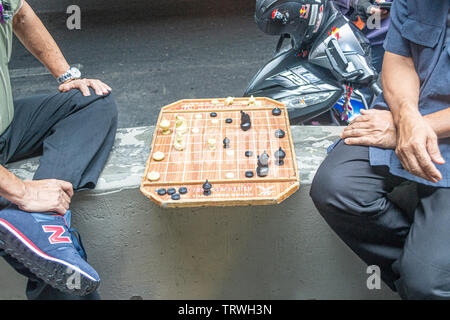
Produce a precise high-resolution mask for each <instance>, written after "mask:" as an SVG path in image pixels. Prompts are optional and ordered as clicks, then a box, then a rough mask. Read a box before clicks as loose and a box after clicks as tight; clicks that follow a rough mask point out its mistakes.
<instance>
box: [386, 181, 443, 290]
mask: <svg viewBox="0 0 450 320" xmlns="http://www.w3.org/2000/svg"><path fill="white" fill-rule="evenodd" d="M418 191H419V198H420V204H419V206H418V207H417V209H416V212H415V213H414V223H413V224H412V226H411V229H410V231H409V234H408V237H407V239H406V243H405V246H404V249H403V252H402V255H401V257H400V259H399V260H398V261H396V262H395V263H394V267H393V268H394V270H395V271H396V273H398V274H399V275H400V278H399V279H398V280H397V282H396V287H397V291H398V293H399V294H400V296H401V297H402V298H404V299H450V253H449V248H450V235H449V232H448V231H449V230H450V188H433V187H429V186H424V185H419V188H418Z"/></svg>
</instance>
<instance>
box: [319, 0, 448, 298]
mask: <svg viewBox="0 0 450 320" xmlns="http://www.w3.org/2000/svg"><path fill="white" fill-rule="evenodd" d="M449 10H450V0H428V1H420V0H395V1H394V2H393V7H392V12H391V26H390V29H389V31H388V34H387V38H386V41H385V44H384V46H385V49H386V54H385V57H384V62H383V73H382V80H383V89H384V95H383V96H380V97H379V98H378V99H377V101H376V102H375V104H374V106H373V109H371V110H368V111H363V112H362V115H361V116H360V117H358V118H356V119H355V120H354V121H353V122H352V123H351V124H350V125H349V126H348V127H347V128H346V129H345V130H344V132H343V134H342V136H341V138H342V140H340V141H339V142H338V143H337V144H335V145H334V146H333V147H332V151H330V153H329V155H328V157H327V158H326V159H325V161H324V163H323V164H322V166H321V167H320V168H319V171H318V172H317V174H316V177H315V179H314V182H313V185H312V188H311V197H312V199H313V201H314V203H315V205H316V207H317V209H318V210H319V212H320V213H321V214H322V216H323V217H324V218H325V220H326V221H327V222H328V224H329V225H330V226H331V227H332V228H333V229H334V231H335V232H336V233H337V234H338V235H339V237H340V238H341V239H342V240H343V241H344V242H345V243H346V244H347V245H348V246H349V247H350V248H351V249H352V250H353V251H354V252H355V253H357V254H358V255H359V257H360V258H361V259H363V260H364V261H365V262H366V263H367V264H368V265H377V266H379V267H380V268H381V276H382V279H383V280H384V281H385V282H386V284H387V285H389V287H391V288H392V289H393V290H396V291H398V293H399V294H400V296H401V297H402V298H404V299H449V298H450V251H449V248H450V233H449V230H450V108H449V106H450V11H449ZM406 180H410V181H414V182H415V183H417V187H418V197H419V200H420V202H419V205H418V206H417V208H416V209H415V212H414V215H408V214H407V213H406V212H404V211H403V210H402V209H400V208H399V207H398V206H396V205H395V204H394V203H393V202H391V201H390V200H389V199H388V197H387V194H388V193H390V192H391V191H392V190H393V189H394V188H395V187H396V186H398V185H399V184H401V183H402V182H404V181H406ZM403 196H404V197H405V198H409V197H411V196H412V195H410V194H404V195H403Z"/></svg>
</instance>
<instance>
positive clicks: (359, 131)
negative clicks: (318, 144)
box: [341, 109, 397, 149]
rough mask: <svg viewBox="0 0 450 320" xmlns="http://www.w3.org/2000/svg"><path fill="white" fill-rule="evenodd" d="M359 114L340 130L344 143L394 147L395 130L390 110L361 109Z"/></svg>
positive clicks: (395, 143)
mask: <svg viewBox="0 0 450 320" xmlns="http://www.w3.org/2000/svg"><path fill="white" fill-rule="evenodd" d="M361 114H362V115H361V116H359V117H357V118H355V119H354V120H353V121H352V122H351V123H350V124H349V126H348V127H346V128H345V129H344V131H343V132H342V134H341V138H342V139H344V142H345V144H349V145H362V146H368V147H379V148H383V149H395V147H396V145H397V130H396V128H395V124H394V119H393V118H392V114H391V112H390V111H387V110H376V109H371V110H365V109H362V110H361Z"/></svg>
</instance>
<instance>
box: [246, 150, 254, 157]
mask: <svg viewBox="0 0 450 320" xmlns="http://www.w3.org/2000/svg"><path fill="white" fill-rule="evenodd" d="M245 156H246V157H247V158H250V157H251V156H253V151H250V150H247V151H245Z"/></svg>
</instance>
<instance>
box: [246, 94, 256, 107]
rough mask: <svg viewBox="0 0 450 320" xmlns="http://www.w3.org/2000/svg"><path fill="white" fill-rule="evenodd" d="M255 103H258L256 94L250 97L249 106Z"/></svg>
mask: <svg viewBox="0 0 450 320" xmlns="http://www.w3.org/2000/svg"><path fill="white" fill-rule="evenodd" d="M255 103H256V99H255V97H254V96H251V97H250V99H248V101H247V105H248V106H253V105H255Z"/></svg>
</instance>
